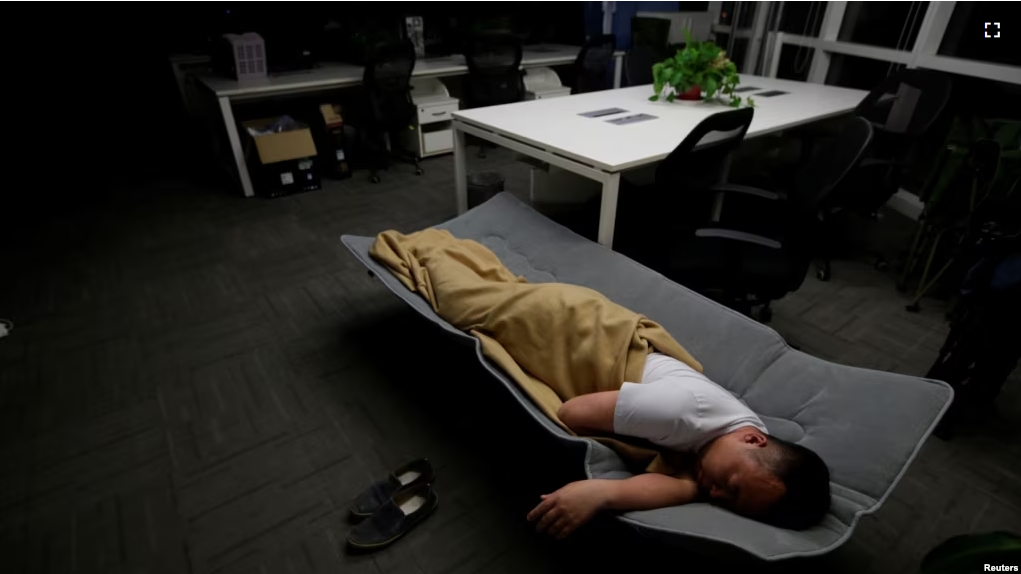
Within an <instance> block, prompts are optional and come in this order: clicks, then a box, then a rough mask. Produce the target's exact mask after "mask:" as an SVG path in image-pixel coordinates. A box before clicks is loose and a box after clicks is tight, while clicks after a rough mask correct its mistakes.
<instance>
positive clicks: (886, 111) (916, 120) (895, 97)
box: [848, 69, 951, 216]
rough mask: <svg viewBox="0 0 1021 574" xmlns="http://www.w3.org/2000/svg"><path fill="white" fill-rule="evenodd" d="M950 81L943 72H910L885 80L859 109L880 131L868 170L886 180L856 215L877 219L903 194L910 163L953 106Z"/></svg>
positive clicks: (870, 190) (860, 201) (869, 190)
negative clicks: (934, 126) (874, 171)
mask: <svg viewBox="0 0 1021 574" xmlns="http://www.w3.org/2000/svg"><path fill="white" fill-rule="evenodd" d="M950 87H951V83H950V79H949V78H948V77H946V76H945V75H943V74H940V73H939V72H932V71H928V70H915V69H905V70H901V71H900V72H898V73H897V74H894V75H893V76H890V77H888V78H886V79H885V80H883V82H882V83H880V84H879V85H878V86H876V87H875V88H873V90H872V91H871V92H869V95H867V96H865V99H863V100H862V101H861V103H859V104H858V107H857V108H855V114H856V115H858V116H859V117H862V118H865V119H866V120H868V121H869V123H870V124H872V127H873V129H874V130H875V136H874V138H873V142H872V147H871V149H870V151H869V162H868V164H869V166H870V167H871V168H872V169H873V170H875V168H876V167H877V166H878V165H880V164H882V165H883V166H884V167H885V169H883V170H877V172H878V173H877V174H878V175H881V176H882V177H881V179H877V180H873V182H872V184H871V185H866V186H864V187H863V188H862V189H861V190H860V191H859V193H857V194H856V195H855V197H854V202H853V204H852V205H850V206H848V207H849V208H851V209H852V210H853V211H855V212H857V213H860V214H862V215H867V216H872V215H874V214H875V213H876V212H878V211H879V209H880V208H881V207H882V206H883V205H884V204H885V203H886V202H887V201H888V200H889V199H890V198H891V197H892V196H893V194H894V193H897V190H899V189H900V184H901V181H902V179H903V175H904V173H905V172H906V171H907V168H908V167H909V165H908V159H909V158H910V156H911V154H912V152H914V150H915V147H916V145H917V143H918V142H919V141H921V139H922V138H923V137H924V136H925V135H926V134H927V133H928V132H929V129H930V128H931V127H932V126H933V124H935V123H936V120H937V119H938V118H939V117H940V115H941V114H942V113H943V109H944V108H946V105H947V102H949V101H950Z"/></svg>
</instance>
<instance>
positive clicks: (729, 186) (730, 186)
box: [710, 183, 787, 201]
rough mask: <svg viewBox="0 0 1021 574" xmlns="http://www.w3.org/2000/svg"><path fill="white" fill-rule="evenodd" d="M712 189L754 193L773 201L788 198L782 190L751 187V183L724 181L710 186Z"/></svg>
mask: <svg viewBox="0 0 1021 574" xmlns="http://www.w3.org/2000/svg"><path fill="white" fill-rule="evenodd" d="M710 191H711V192H717V193H720V192H722V193H742V194H744V195H754V196H755V197H761V198H762V199H769V200H772V201H784V200H785V199H787V195H786V194H784V193H781V192H776V191H768V190H765V189H759V188H757V187H751V186H749V185H737V184H735V183H723V184H720V185H716V186H713V187H712V188H710Z"/></svg>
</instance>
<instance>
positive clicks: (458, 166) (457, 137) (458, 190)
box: [454, 126, 468, 215]
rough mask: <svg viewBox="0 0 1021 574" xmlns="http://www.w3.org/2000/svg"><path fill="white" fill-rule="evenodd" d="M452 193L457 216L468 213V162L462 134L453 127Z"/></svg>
mask: <svg viewBox="0 0 1021 574" xmlns="http://www.w3.org/2000/svg"><path fill="white" fill-rule="evenodd" d="M454 193H455V195H456V197H457V214H458V215H461V214H462V213H464V212H466V211H468V160H467V158H466V157H465V149H464V132H463V131H461V130H459V129H457V126H454Z"/></svg>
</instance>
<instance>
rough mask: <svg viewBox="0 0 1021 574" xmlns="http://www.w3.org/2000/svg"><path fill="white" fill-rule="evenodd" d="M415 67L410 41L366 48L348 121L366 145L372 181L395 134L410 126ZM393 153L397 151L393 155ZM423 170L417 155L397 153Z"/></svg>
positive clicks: (387, 156) (417, 170)
mask: <svg viewBox="0 0 1021 574" xmlns="http://www.w3.org/2000/svg"><path fill="white" fill-rule="evenodd" d="M414 69H415V48H414V46H412V45H411V43H410V42H395V43H384V44H380V45H377V46H375V47H373V48H372V49H370V50H369V52H368V61H367V62H366V64H365V72H364V75H363V77H362V85H363V90H364V92H363V94H362V98H360V101H359V105H357V106H356V107H355V110H354V111H355V113H354V114H352V117H351V119H350V123H351V124H352V126H354V127H355V128H356V129H357V130H358V132H359V135H361V136H362V138H361V139H362V140H363V142H364V143H365V144H366V147H367V148H368V154H369V158H368V162H369V169H370V172H371V175H370V176H369V180H370V181H371V182H372V183H378V182H379V174H378V172H379V170H380V169H384V168H385V167H386V166H387V164H388V163H389V159H390V156H391V151H390V150H389V149H387V137H389V138H390V145H391V149H392V148H393V147H394V146H396V145H397V142H396V139H397V137H396V136H397V134H399V133H401V132H402V131H407V130H409V129H412V126H413V124H414V122H415V113H416V108H415V104H414V102H413V101H412V99H411V72H412V71H413V70H414ZM394 155H397V154H394ZM400 155H402V156H404V157H403V158H404V159H407V160H408V161H409V162H411V163H414V165H415V174H416V175H421V174H422V173H423V171H422V168H421V166H420V165H419V163H418V157H417V156H414V155H413V154H400Z"/></svg>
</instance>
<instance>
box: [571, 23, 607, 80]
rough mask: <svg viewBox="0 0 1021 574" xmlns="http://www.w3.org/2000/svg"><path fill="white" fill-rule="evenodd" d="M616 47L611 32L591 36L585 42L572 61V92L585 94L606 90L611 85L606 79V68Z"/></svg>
mask: <svg viewBox="0 0 1021 574" xmlns="http://www.w3.org/2000/svg"><path fill="white" fill-rule="evenodd" d="M616 49H617V38H616V36H614V35H613V34H603V35H599V36H592V37H591V38H589V39H588V41H586V42H585V45H584V46H583V47H582V48H581V52H579V53H578V59H577V60H575V61H574V70H575V74H576V75H575V78H574V89H573V90H572V91H571V93H572V94H585V93H588V92H598V91H600V90H608V89H610V88H612V87H613V85H612V84H611V83H610V82H609V81H608V76H607V69H608V68H609V66H610V62H612V61H613V52H614V50H616Z"/></svg>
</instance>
